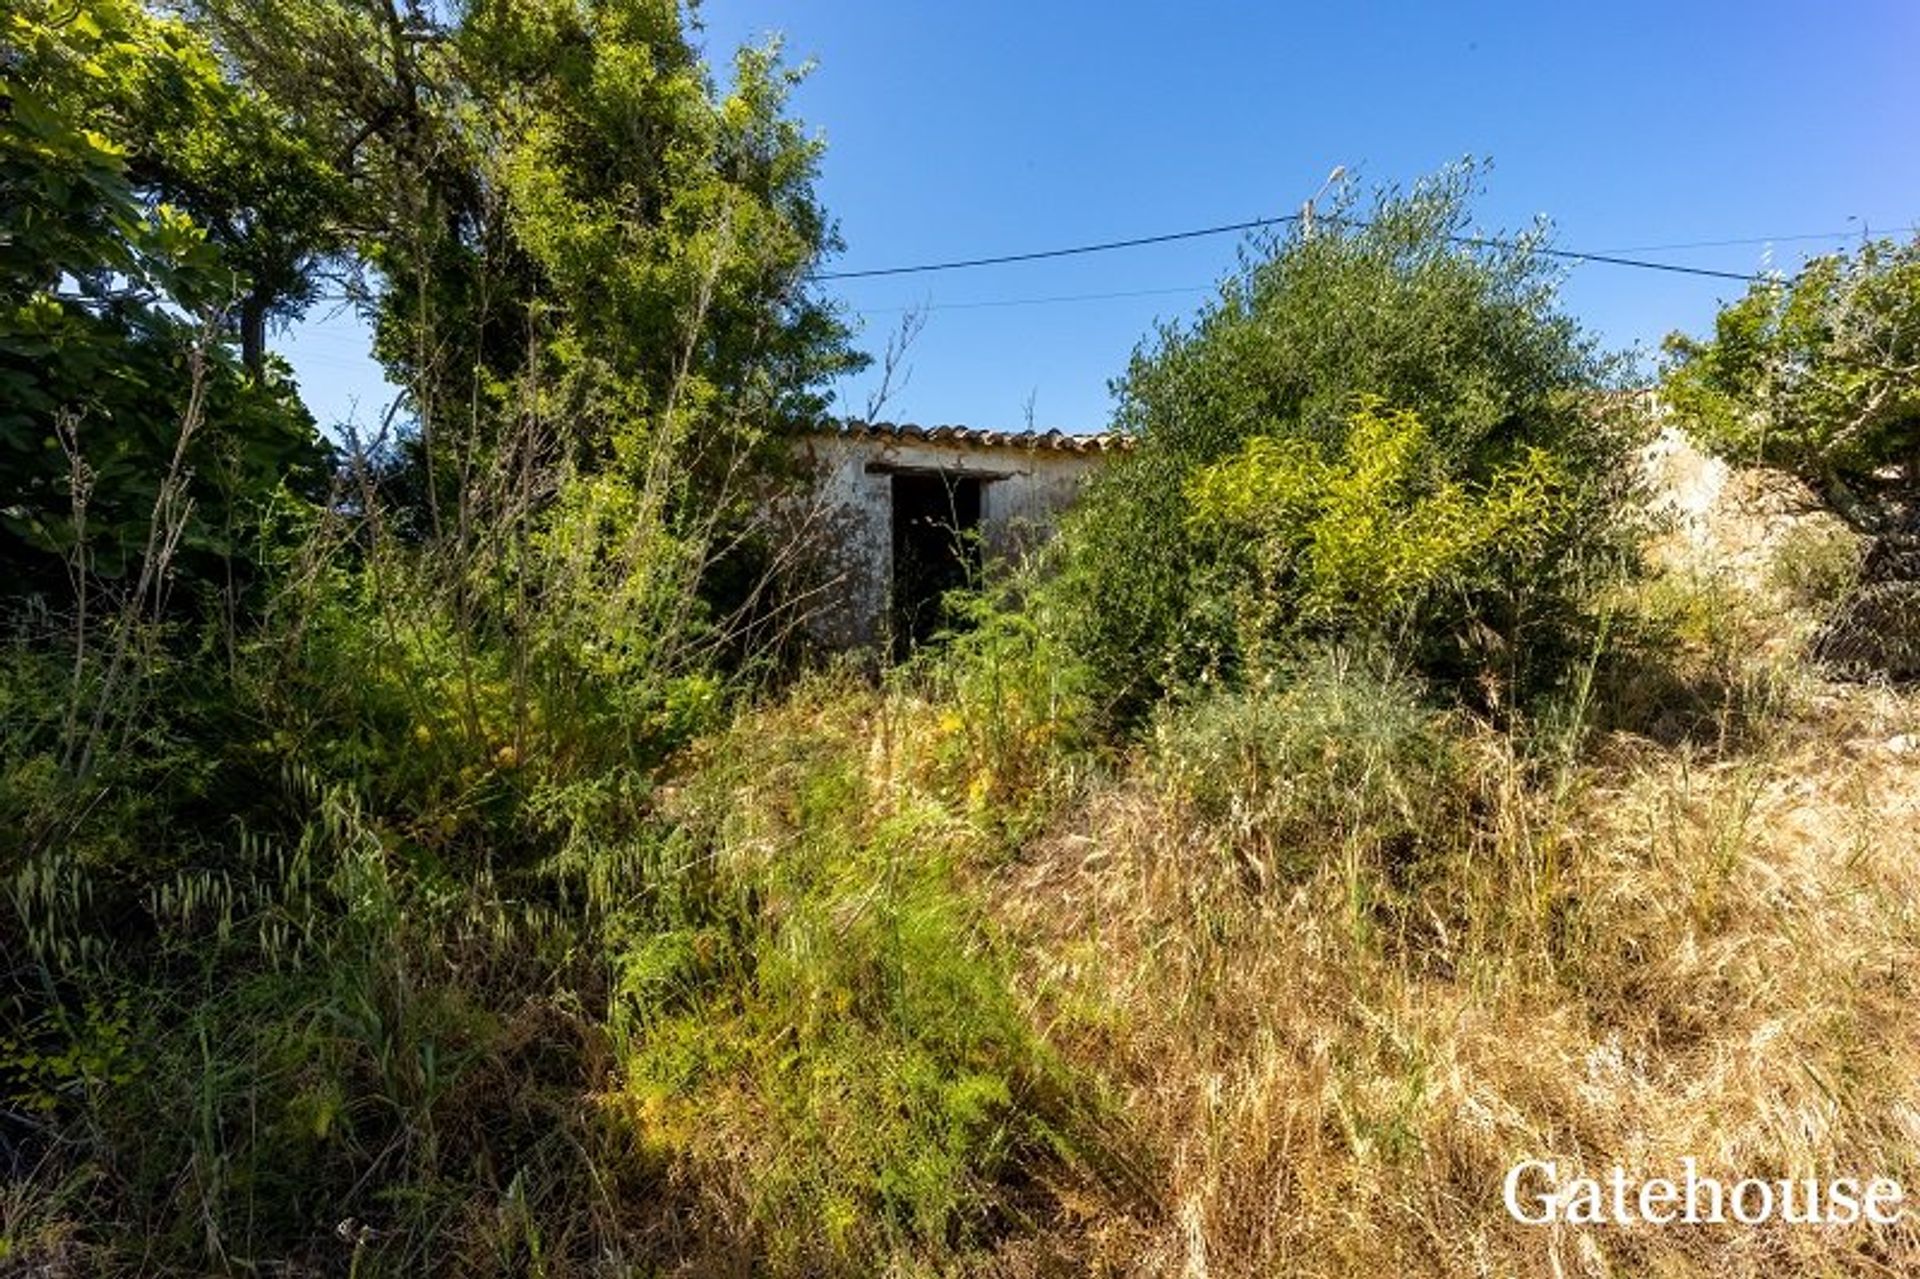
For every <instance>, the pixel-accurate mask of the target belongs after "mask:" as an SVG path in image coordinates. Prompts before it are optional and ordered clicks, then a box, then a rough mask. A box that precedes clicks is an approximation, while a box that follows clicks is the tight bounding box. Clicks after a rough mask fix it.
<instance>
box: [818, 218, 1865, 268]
mask: <svg viewBox="0 0 1920 1279" xmlns="http://www.w3.org/2000/svg"><path fill="white" fill-rule="evenodd" d="M1299 220H1300V215H1299V214H1297V213H1289V214H1286V215H1284V216H1282V217H1273V218H1252V219H1249V220H1248V221H1245V222H1228V223H1224V224H1222V225H1220V226H1210V227H1199V228H1197V229H1195V230H1192V231H1170V232H1168V233H1166V234H1164V235H1143V236H1135V237H1134V238H1132V239H1127V240H1105V241H1101V242H1099V243H1097V244H1075V245H1069V246H1067V247H1065V248H1059V249H1037V250H1034V251H1032V252H1029V253H1003V254H998V255H995V256H992V257H979V258H956V259H953V260H952V261H947V262H920V263H914V264H912V265H909V266H884V267H871V268H868V269H866V270H861V271H825V272H822V273H821V274H819V275H816V276H814V277H813V278H814V279H816V280H819V281H821V282H823V283H824V282H826V281H831V280H869V279H874V278H877V277H880V276H889V275H925V274H929V273H931V272H935V271H960V270H966V269H969V268H972V267H982V266H1007V265H1010V264H1013V263H1019V262H1041V261H1045V260H1047V259H1050V258H1066V257H1078V256H1080V255H1083V254H1088V253H1110V252H1113V251H1115V250H1117V249H1137V248H1144V247H1147V246H1149V245H1155V244H1170V243H1173V242H1175V241H1178V240H1198V239H1202V238H1204V237H1207V236H1214V235H1231V234H1233V233H1236V232H1244V231H1258V230H1263V229H1265V228H1267V227H1275V226H1285V225H1290V224H1292V223H1295V222H1298V221H1299ZM1320 221H1321V222H1323V223H1326V222H1332V223H1338V224H1339V225H1342V226H1351V227H1360V228H1365V227H1366V226H1367V225H1368V224H1367V223H1366V222H1365V221H1363V220H1360V219H1357V218H1341V217H1334V216H1325V215H1323V216H1322V217H1321V218H1320ZM1854 234H1856V232H1852V231H1832V232H1821V233H1815V234H1807V235H1791V236H1770V237H1768V236H1763V237H1755V238H1752V239H1746V240H1700V241H1694V242H1692V243H1688V244H1670V245H1645V246H1640V247H1637V248H1634V249H1625V250H1613V251H1600V252H1592V253H1585V252H1580V251H1578V250H1574V249H1550V248H1544V247H1536V248H1535V250H1534V251H1535V252H1536V253H1539V254H1541V255H1542V256H1545V257H1552V258H1560V259H1563V260H1565V261H1570V262H1597V263H1600V264H1602V265H1604V266H1622V267H1631V268H1634V269H1636V270H1641V271H1668V272H1672V273H1674V274H1676V275H1697V276H1704V277H1706V278H1708V279H1715V280H1737V281H1739V282H1741V283H1743V284H1753V283H1757V282H1758V281H1760V280H1763V279H1765V278H1766V277H1765V276H1761V275H1754V274H1750V273H1747V272H1741V271H1716V270H1713V269H1711V268H1708V267H1699V266H1685V265H1682V264H1680V263H1677V262H1651V261H1648V260H1646V259H1644V258H1629V257H1625V256H1622V254H1624V253H1630V252H1657V251H1660V250H1662V249H1693V248H1720V247H1728V246H1734V245H1745V244H1774V243H1782V242H1786V241H1791V240H1838V239H1846V238H1848V237H1849V236H1852V235H1854ZM1447 238H1448V239H1449V240H1451V241H1452V242H1453V243H1455V244H1460V245H1465V246H1467V247H1470V248H1512V247H1514V243H1513V241H1511V240H1500V239H1492V238H1487V237H1482V236H1467V235H1455V236H1448V237H1447Z"/></svg>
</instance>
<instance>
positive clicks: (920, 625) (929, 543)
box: [893, 472, 980, 659]
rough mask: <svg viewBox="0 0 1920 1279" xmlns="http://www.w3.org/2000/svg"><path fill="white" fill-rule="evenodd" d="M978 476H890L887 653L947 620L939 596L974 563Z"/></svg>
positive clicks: (974, 568)
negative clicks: (889, 636)
mask: <svg viewBox="0 0 1920 1279" xmlns="http://www.w3.org/2000/svg"><path fill="white" fill-rule="evenodd" d="M979 534H980V481H979V480H978V479H977V478H971V477H968V476H962V475H949V474H946V473H943V472H932V473H921V474H907V473H902V474H897V475H895V476H894V477H893V655H894V657H895V658H896V659H899V658H904V657H906V656H907V655H908V654H909V653H911V652H912V651H913V650H914V649H915V648H918V647H919V646H920V645H922V644H924V643H926V642H927V641H928V640H930V639H932V638H933V636H934V635H935V633H936V632H938V631H940V630H942V629H945V628H947V627H949V626H951V625H952V622H953V619H952V618H951V617H949V616H948V610H947V608H946V606H945V604H944V602H943V597H944V596H945V595H946V593H947V592H948V591H952V590H957V589H958V588H960V587H963V586H965V585H967V584H968V583H969V582H970V581H971V580H973V578H974V577H975V576H976V575H977V574H978V572H979V569H980V536H979Z"/></svg>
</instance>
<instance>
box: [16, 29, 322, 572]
mask: <svg viewBox="0 0 1920 1279" xmlns="http://www.w3.org/2000/svg"><path fill="white" fill-rule="evenodd" d="M6 22H7V41H8V53H7V55H6V56H7V73H8V74H7V77H6V82H5V89H4V93H5V97H4V101H0V458H4V463H3V464H0V562H4V563H5V564H6V566H7V576H8V577H9V579H10V581H11V582H12V583H13V584H14V585H15V586H16V587H25V588H27V589H30V590H33V589H44V588H45V587H47V586H48V585H49V584H50V583H55V582H61V581H65V580H66V579H67V578H68V576H69V574H70V572H71V571H72V570H73V569H74V567H75V565H76V563H83V564H84V566H85V567H86V569H87V570H89V571H91V572H95V573H98V574H100V575H102V576H105V577H108V578H113V577H118V576H120V575H122V574H123V573H124V572H125V571H126V569H127V567H128V564H129V562H130V559H131V558H132V557H133V556H134V555H135V554H136V553H137V552H138V550H139V548H140V547H142V546H143V545H144V544H145V542H146V538H147V532H148V529H149V527H150V525H151V523H152V520H153V516H154V509H155V504H156V501H157V499H158V496H159V493H160V489H161V485H162V482H163V477H164V476H165V475H166V474H167V473H168V472H169V471H170V470H171V471H174V472H176V473H178V474H181V475H184V476H188V477H190V480H189V482H188V485H187V490H186V492H185V494H184V495H183V496H184V498H185V500H186V501H188V502H189V503H190V504H191V518H189V519H188V520H187V521H186V522H185V523H184V525H183V527H182V529H181V531H180V541H179V546H178V550H179V553H180V556H181V559H182V561H183V563H184V564H185V565H186V566H187V567H188V569H189V572H190V575H193V576H198V577H202V578H207V579H213V578H216V577H217V578H219V579H221V580H231V573H230V570H231V569H232V567H233V561H234V557H235V555H236V554H237V553H240V547H241V543H242V542H243V541H244V539H245V533H244V529H243V526H244V525H245V523H246V522H247V519H248V518H249V517H248V514H247V512H248V510H249V508H250V507H251V506H252V505H253V504H254V503H256V502H257V501H259V500H260V499H261V498H262V497H264V496H265V495H266V494H268V493H270V492H272V491H273V490H274V489H275V488H276V487H277V486H279V485H280V484H281V483H282V482H284V481H287V480H290V479H291V480H294V481H296V482H299V481H300V479H301V477H303V476H304V477H307V478H309V479H310V478H312V477H313V476H314V475H315V474H316V468H317V465H318V463H319V461H320V458H321V454H320V451H319V449H318V447H317V444H316V440H315V437H314V434H313V430H312V424H311V421H310V419H309V418H308V417H307V415H306V412H305V410H304V409H303V408H302V407H301V406H300V404H299V402H298V400H297V399H296V398H295V396H294V394H293V391H292V388H291V384H290V383H289V382H288V381H287V379H286V378H285V376H284V370H283V369H282V368H280V367H279V366H271V365H263V366H262V367H261V368H260V369H259V370H258V373H259V376H248V375H247V374H246V373H245V372H244V371H243V370H242V368H241V366H240V362H239V360H238V359H237V358H236V353H235V352H234V351H233V349H232V348H231V345H230V343H229V340H228V339H229V338H230V337H231V331H230V325H229V324H228V323H227V319H226V317H227V316H228V315H229V314H230V312H231V311H232V309H233V308H234V307H235V304H236V302H237V301H238V299H240V298H241V297H243V296H244V295H245V294H246V292H247V289H248V287H249V286H248V283H247V280H246V278H245V277H244V276H243V275H241V274H239V273H237V272H236V271H235V270H234V264H233V262H232V261H231V260H230V259H231V254H230V252H229V250H231V249H234V248H235V247H236V246H234V245H231V244H229V245H224V246H223V245H222V244H220V243H219V242H218V241H217V240H216V239H215V238H214V237H210V236H209V234H208V232H207V227H206V226H205V225H204V224H203V223H202V222H200V221H198V220H197V219H196V217H195V216H194V215H193V213H192V212H190V211H189V209H188V208H186V207H184V206H183V205H181V204H177V203H174V202H171V201H169V200H168V199H167V198H166V195H167V190H168V187H167V185H166V184H160V185H155V184H154V183H153V182H151V181H149V180H147V179H146V178H144V177H143V174H142V161H141V160H140V156H141V155H143V154H145V155H147V156H148V157H149V159H151V158H152V157H153V156H157V155H160V154H161V153H163V152H164V153H166V154H169V155H172V156H174V157H176V159H177V160H178V161H179V165H181V166H186V165H190V164H192V163H199V162H200V161H195V160H193V158H192V157H193V156H195V155H196V154H200V153H201V152H204V151H209V150H211V149H217V148H215V146H214V143H213V142H212V141H210V139H216V138H217V139H218V140H219V145H220V146H222V147H224V148H225V149H226V150H227V151H228V152H229V153H234V154H237V153H238V152H239V150H240V149H241V147H242V138H241V137H240V134H239V133H238V132H236V130H240V129H242V127H243V122H244V121H245V120H246V118H247V116H248V112H249V110H250V108H246V107H245V106H244V104H243V102H242V100H241V98H240V97H238V96H237V95H236V94H235V92H234V91H232V90H231V89H229V88H228V87H227V86H225V84H224V83H223V82H222V81H221V79H220V77H219V74H218V69H217V66H216V64H215V62H214V61H213V59H212V57H211V53H210V51H209V47H208V46H207V45H206V43H205V42H204V41H202V40H199V39H197V38H195V37H194V36H193V35H192V34H191V33H190V32H189V31H188V30H187V29H186V28H185V27H184V25H183V24H181V23H180V22H178V21H176V20H172V19H163V18H158V17H154V16H152V15H150V14H148V13H147V12H146V11H145V10H143V9H142V8H140V7H139V6H137V5H130V4H126V3H122V2H121V0H88V3H83V4H79V5H68V6H63V5H52V4H46V3H40V2H39V0H30V2H29V3H25V4H23V5H22V6H21V7H19V8H18V9H16V10H14V11H13V12H11V13H9V14H8V15H7V18H6ZM135 101H144V102H146V103H147V108H146V109H145V111H144V112H143V111H136V110H133V109H132V108H131V106H129V105H128V104H131V103H133V102H135ZM114 103H118V104H120V106H121V107H126V108H127V109H125V110H122V109H120V107H115V106H113V105H111V104H114ZM163 119H164V120H170V121H171V122H172V123H171V125H167V124H159V123H156V122H158V121H162V120H163ZM149 125H152V126H154V127H153V128H152V129H151V130H148V129H147V126H149ZM169 128H176V131H175V132H174V133H171V134H168V133H167V129H169ZM143 130H146V131H144V132H143ZM163 134H166V136H167V137H168V138H170V139H171V140H170V141H166V142H164V143H163V142H161V141H159V140H158V139H160V138H161V137H162V135H163ZM136 135H137V136H136ZM196 139H197V141H196ZM143 149H144V150H143ZM206 163H207V164H212V163H213V161H212V160H206ZM158 167H166V166H164V165H160V164H159V163H158V162H157V161H155V162H154V163H153V164H150V165H148V168H149V169H153V168H158ZM175 171H183V170H181V169H179V168H178V167H177V166H176V169H175ZM149 176H150V175H149ZM201 207H202V209H203V210H205V209H206V208H209V207H211V206H210V204H209V203H208V202H205V201H203V202H202V203H201ZM189 419H196V420H197V421H198V422H200V423H202V424H204V425H205V426H206V429H204V430H198V429H196V430H193V431H189V432H187V436H188V438H186V439H185V441H184V442H183V440H182V426H183V423H185V422H187V421H188V420H189ZM76 555H78V556H81V557H82V558H81V559H80V560H78V561H76V559H75V557H76ZM242 558H244V555H242Z"/></svg>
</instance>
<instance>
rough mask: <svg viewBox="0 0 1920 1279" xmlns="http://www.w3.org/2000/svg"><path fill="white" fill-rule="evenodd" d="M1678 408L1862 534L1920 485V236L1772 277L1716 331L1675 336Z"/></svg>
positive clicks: (1736, 455) (1722, 447)
mask: <svg viewBox="0 0 1920 1279" xmlns="http://www.w3.org/2000/svg"><path fill="white" fill-rule="evenodd" d="M1667 353H1668V355H1669V357H1670V365H1669V368H1668V370H1667V373H1666V377H1665V382H1664V386H1663V391H1664V394H1665V396H1666V398H1667V401H1668V402H1669V403H1670V404H1671V405H1672V406H1673V408H1674V411H1675V412H1676V413H1678V414H1679V415H1680V417H1681V418H1682V420H1683V421H1684V422H1685V423H1686V424H1687V426H1688V429H1689V430H1690V431H1691V432H1693V433H1694V434H1695V435H1696V436H1697V437H1698V438H1699V439H1700V440H1701V442H1702V443H1703V444H1704V445H1706V447H1708V448H1709V449H1711V450H1713V451H1714V452H1716V453H1718V454H1720V455H1721V456H1723V457H1726V458H1727V459H1728V460H1730V461H1733V462H1737V463H1741V464H1745V465H1755V464H1758V465H1763V466H1770V467H1776V468H1778V469H1780V470H1783V471H1787V472H1789V473H1791V474H1794V475H1797V476H1799V477H1800V478H1802V479H1804V480H1806V481H1807V482H1808V483H1810V484H1812V485H1813V486H1814V488H1815V490H1816V491H1817V492H1819V493H1820V494H1821V496H1822V497H1823V498H1824V499H1825V500H1826V501H1827V503H1828V505H1829V506H1830V507H1831V508H1832V509H1833V511H1834V512H1835V513H1836V514H1838V515H1839V516H1840V517H1841V518H1842V519H1845V520H1847V521H1848V522H1849V523H1851V524H1853V525H1854V526H1855V527H1856V528H1858V529H1860V530H1862V531H1864V532H1873V533H1877V532H1883V531H1887V529H1888V527H1889V523H1890V521H1892V520H1894V519H1895V518H1897V517H1898V516H1899V514H1900V513H1901V511H1902V510H1903V509H1907V508H1911V506H1912V504H1913V502H1914V493H1915V489H1916V487H1917V486H1920V239H1916V240H1914V241H1912V242H1910V243H1906V244H1898V243H1895V242H1893V241H1889V240H1875V241H1870V242H1868V243H1866V244H1863V245H1862V246H1861V247H1860V248H1859V249H1857V250H1856V251H1854V252H1852V253H1835V254H1828V255H1825V256H1822V257H1818V258H1814V259H1813V260H1812V261H1810V262H1808V263H1807V264H1806V266H1805V267H1803V268H1802V269H1801V271H1800V273H1799V274H1798V275H1796V276H1794V277H1793V278H1792V279H1781V278H1770V279H1767V280H1764V281H1762V282H1760V283H1758V284H1755V285H1754V286H1753V287H1751V288H1750V289H1748V291H1747V294H1746V296H1745V297H1743V298H1741V299H1739V300H1738V301H1736V302H1733V303H1731V304H1730V305H1728V306H1727V307H1725V308H1724V309H1722V310H1721V312H1720V314H1719V315H1718V316H1717V317H1715V320H1714V335H1713V337H1712V338H1711V339H1708V340H1706V341H1698V340H1695V339H1692V338H1688V337H1685V336H1683V335H1680V334H1677V333H1676V334H1674V335H1673V336H1672V337H1670V338H1668V339H1667Z"/></svg>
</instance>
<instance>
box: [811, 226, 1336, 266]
mask: <svg viewBox="0 0 1920 1279" xmlns="http://www.w3.org/2000/svg"><path fill="white" fill-rule="evenodd" d="M1299 220H1300V215H1299V214H1297V213H1290V214H1288V215H1287V216H1285V217H1282V218H1254V219H1253V220H1251V221H1249V222H1229V223H1227V224H1226V225H1224V226H1209V227H1201V228H1200V229H1199V230H1197V231H1170V232H1168V233H1167V234H1166V235H1143V236H1140V237H1138V238H1136V239H1132V240H1109V241H1107V242H1106V243H1104V244H1077V245H1074V246H1073V247H1071V248H1066V249H1040V250H1038V251H1037V252H1033V253H1006V254H1002V255H1000V256H999V257H992V258H961V259H958V260H957V261H953V262H924V263H921V264H919V265H917V266H882V267H874V268H872V269H870V270H866V271H827V272H824V273H822V274H820V275H816V276H814V277H813V278H814V279H816V280H866V279H871V278H873V277H874V276H879V275H919V274H922V273H924V272H927V271H958V270H961V269H962V268H965V267H974V266H1005V265H1006V264H1008V263H1010V262H1039V261H1041V260H1042V259H1044V258H1070V257H1074V256H1076V255H1078V254H1082V253H1106V252H1109V251H1110V250H1113V249H1138V248H1143V247H1145V246H1146V245H1149V244H1170V243H1172V242H1173V241H1175V240H1198V239H1200V238H1201V237H1202V236H1209V235H1229V234H1231V233H1233V232H1235V231H1258V230H1260V229H1261V228H1263V227H1270V226H1280V225H1282V224H1284V223H1288V222H1298V221H1299Z"/></svg>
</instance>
